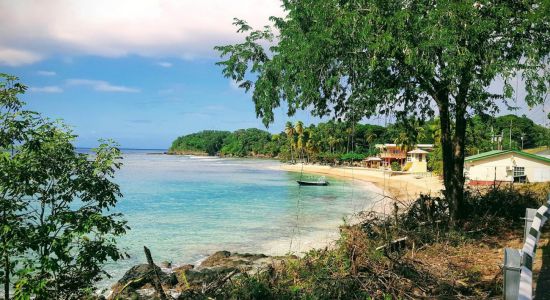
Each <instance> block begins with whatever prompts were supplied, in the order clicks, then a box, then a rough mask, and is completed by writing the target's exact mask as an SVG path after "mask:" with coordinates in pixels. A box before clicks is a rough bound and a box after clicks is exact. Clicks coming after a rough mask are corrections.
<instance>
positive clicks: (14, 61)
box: [0, 5, 42, 67]
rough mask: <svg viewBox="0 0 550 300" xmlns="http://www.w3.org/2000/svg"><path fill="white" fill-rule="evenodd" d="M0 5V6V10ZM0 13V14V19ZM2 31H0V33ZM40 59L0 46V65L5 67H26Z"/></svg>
mask: <svg viewBox="0 0 550 300" xmlns="http://www.w3.org/2000/svg"><path fill="white" fill-rule="evenodd" d="M1 7H2V5H0V10H1ZM1 16H2V13H1V12H0V18H1ZM1 26H2V21H0V27H1ZM1 31H2V29H0V32H1ZM1 39H2V34H1V33H0V40H1ZM40 59H42V56H41V55H39V54H37V53H34V52H31V51H27V50H21V49H16V48H9V47H5V46H3V45H2V44H0V65H7V66H10V67H16V66H21V65H28V64H32V63H35V62H37V61H39V60H40Z"/></svg>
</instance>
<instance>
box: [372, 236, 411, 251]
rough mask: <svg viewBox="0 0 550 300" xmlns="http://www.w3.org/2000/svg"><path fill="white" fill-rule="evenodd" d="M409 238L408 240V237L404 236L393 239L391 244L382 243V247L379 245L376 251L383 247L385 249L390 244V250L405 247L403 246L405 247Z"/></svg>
mask: <svg viewBox="0 0 550 300" xmlns="http://www.w3.org/2000/svg"><path fill="white" fill-rule="evenodd" d="M407 240H408V237H402V238H399V239H396V240H393V241H391V242H390V243H389V244H386V245H382V246H380V247H377V248H376V251H379V250H382V249H384V248H388V246H389V250H390V251H395V250H399V249H403V248H405V241H407Z"/></svg>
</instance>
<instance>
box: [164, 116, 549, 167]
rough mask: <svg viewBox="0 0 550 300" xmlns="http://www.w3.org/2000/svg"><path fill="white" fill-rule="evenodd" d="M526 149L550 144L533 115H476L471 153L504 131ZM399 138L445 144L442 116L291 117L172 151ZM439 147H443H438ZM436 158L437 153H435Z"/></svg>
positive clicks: (344, 151)
mask: <svg viewBox="0 0 550 300" xmlns="http://www.w3.org/2000/svg"><path fill="white" fill-rule="evenodd" d="M510 124H511V127H510ZM510 128H512V140H511V147H512V148H514V149H520V148H521V146H522V137H523V147H524V148H525V149H526V148H533V147H538V146H547V145H549V143H550V131H549V130H548V129H546V128H544V127H543V126H540V125H538V124H535V123H534V122H533V121H532V120H530V119H529V118H527V117H525V116H522V117H517V116H515V115H506V116H500V117H491V116H474V117H473V118H471V120H470V122H469V127H468V133H467V139H468V144H467V154H468V155H470V154H476V153H478V152H484V151H489V150H492V149H496V148H497V147H498V145H497V143H496V142H494V141H495V140H497V139H496V138H494V136H497V135H500V136H502V141H501V144H502V147H503V148H504V149H508V148H509V147H510ZM381 143H395V144H401V145H404V146H405V147H411V148H412V147H413V146H414V145H415V144H417V143H426V144H435V147H436V150H437V147H438V144H439V120H438V119H437V118H436V119H432V120H428V121H425V122H420V121H417V120H415V121H410V122H401V123H396V124H388V125H387V126H386V127H384V126H379V125H372V124H359V123H355V124H353V123H349V122H335V121H329V122H325V123H319V124H317V125H314V124H311V125H309V126H305V125H304V124H303V123H302V122H300V121H298V122H296V123H295V124H292V123H290V122H287V124H286V126H285V130H284V131H283V132H281V133H278V134H271V133H269V132H267V131H264V130H260V129H256V128H250V129H239V130H237V131H234V132H229V131H217V130H205V131H201V132H197V133H193V134H189V135H185V136H181V137H178V138H177V139H176V140H175V141H174V142H173V143H172V146H171V147H170V152H171V153H179V154H208V155H221V156H234V157H271V158H279V159H281V160H284V161H289V160H291V161H295V160H306V161H323V162H330V163H332V162H337V161H356V160H362V159H363V158H364V157H366V156H371V155H376V154H377V149H376V148H375V144H381ZM435 152H436V153H437V151H435ZM432 160H433V159H432Z"/></svg>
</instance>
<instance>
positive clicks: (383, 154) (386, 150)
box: [375, 144, 434, 172]
mask: <svg viewBox="0 0 550 300" xmlns="http://www.w3.org/2000/svg"><path fill="white" fill-rule="evenodd" d="M433 146H434V145H432V144H418V145H416V146H415V147H414V148H415V150H416V149H418V150H424V151H431V150H432V149H433ZM375 147H376V148H377V149H378V151H379V154H378V156H379V157H380V158H381V159H382V165H383V166H385V167H388V166H390V165H391V163H392V162H395V161H396V162H398V163H399V165H401V166H406V164H405V163H406V161H407V156H408V153H407V149H405V147H403V146H402V145H398V144H376V145H375ZM424 161H425V159H424ZM424 172H426V171H424Z"/></svg>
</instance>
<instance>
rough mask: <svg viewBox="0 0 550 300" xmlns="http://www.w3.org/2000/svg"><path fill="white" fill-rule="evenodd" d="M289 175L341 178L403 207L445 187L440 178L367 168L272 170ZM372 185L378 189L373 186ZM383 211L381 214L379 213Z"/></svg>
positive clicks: (292, 167)
mask: <svg viewBox="0 0 550 300" xmlns="http://www.w3.org/2000/svg"><path fill="white" fill-rule="evenodd" d="M272 169H274V170H280V171H287V172H296V173H300V172H304V173H307V174H314V175H326V176H332V177H336V178H340V179H346V180H351V181H353V182H355V181H357V182H358V183H359V184H361V185H362V186H364V187H366V188H367V189H369V190H371V191H372V192H375V193H377V194H379V195H380V196H381V197H382V198H393V199H395V200H397V201H399V202H401V203H403V204H406V203H410V202H412V201H414V200H416V198H417V197H418V196H419V195H420V194H424V195H431V196H440V195H441V190H443V188H444V186H443V183H442V181H441V180H440V179H439V178H438V177H437V176H432V175H431V174H430V175H424V176H421V177H420V178H417V177H416V175H414V174H394V175H393V176H392V172H391V171H384V170H379V169H368V168H363V167H343V166H338V167H332V166H323V165H318V164H294V165H291V164H284V163H281V164H280V165H279V167H275V168H272ZM369 185H372V186H374V188H373V187H369ZM378 212H379V211H378Z"/></svg>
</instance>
